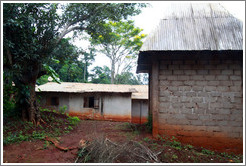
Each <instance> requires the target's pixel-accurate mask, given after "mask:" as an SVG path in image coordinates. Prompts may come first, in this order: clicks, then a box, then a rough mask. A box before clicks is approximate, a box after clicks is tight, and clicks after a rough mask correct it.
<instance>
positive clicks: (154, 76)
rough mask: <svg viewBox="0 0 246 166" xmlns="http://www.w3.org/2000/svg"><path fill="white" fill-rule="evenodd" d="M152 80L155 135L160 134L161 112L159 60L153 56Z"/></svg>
mask: <svg viewBox="0 0 246 166" xmlns="http://www.w3.org/2000/svg"><path fill="white" fill-rule="evenodd" d="M150 77H151V79H150V80H151V82H150V84H151V85H150V88H151V89H150V92H151V93H150V101H151V102H150V104H151V106H150V109H151V112H152V120H153V123H152V125H153V130H152V134H153V136H154V137H157V136H158V130H159V129H158V125H159V122H158V113H159V61H158V60H157V59H155V58H153V61H152V67H151V75H150Z"/></svg>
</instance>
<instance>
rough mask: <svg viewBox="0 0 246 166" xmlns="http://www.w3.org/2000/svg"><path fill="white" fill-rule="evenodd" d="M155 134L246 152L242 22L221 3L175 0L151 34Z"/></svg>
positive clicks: (143, 54)
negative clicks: (177, 1)
mask: <svg viewBox="0 0 246 166" xmlns="http://www.w3.org/2000/svg"><path fill="white" fill-rule="evenodd" d="M137 72H138V73H149V108H150V113H152V115H153V135H154V136H157V135H168V136H175V137H177V138H178V139H179V141H181V142H183V143H188V144H192V145H198V146H202V147H206V148H209V149H213V150H219V151H225V152H236V153H242V152H243V23H242V21H240V20H239V19H237V18H235V17H234V16H233V15H231V14H230V13H229V12H228V11H227V10H225V9H224V8H223V7H222V6H221V5H219V4H198V3H196V4H181V5H178V4H175V5H173V6H172V7H170V8H169V10H168V11H165V16H164V17H163V19H161V20H160V23H159V26H158V27H157V28H156V29H155V30H154V31H153V32H152V33H151V34H149V36H148V37H147V39H146V41H145V42H144V44H143V46H142V48H141V51H140V53H139V57H138V67H137Z"/></svg>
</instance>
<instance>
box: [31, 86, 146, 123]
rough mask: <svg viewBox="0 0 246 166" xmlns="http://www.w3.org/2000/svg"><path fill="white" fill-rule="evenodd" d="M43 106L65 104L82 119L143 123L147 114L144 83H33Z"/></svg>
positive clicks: (60, 105) (61, 105) (69, 110)
mask: <svg viewBox="0 0 246 166" xmlns="http://www.w3.org/2000/svg"><path fill="white" fill-rule="evenodd" d="M36 92H38V96H39V97H40V104H41V106H42V107H44V108H50V109H55V110H59V109H61V108H62V107H64V106H66V107H67V112H68V113H69V114H70V115H76V116H79V117H81V118H84V119H98V120H113V121H126V122H133V123H140V124H141V123H144V122H146V121H147V117H148V86H147V85H116V84H91V83H75V82H62V83H61V84H58V83H55V82H49V83H46V84H44V85H41V86H38V87H36Z"/></svg>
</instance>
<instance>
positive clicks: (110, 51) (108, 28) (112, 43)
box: [91, 21, 146, 83]
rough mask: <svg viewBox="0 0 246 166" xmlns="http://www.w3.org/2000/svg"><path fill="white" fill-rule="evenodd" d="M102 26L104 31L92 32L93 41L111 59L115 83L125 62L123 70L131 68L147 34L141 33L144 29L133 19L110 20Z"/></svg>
mask: <svg viewBox="0 0 246 166" xmlns="http://www.w3.org/2000/svg"><path fill="white" fill-rule="evenodd" d="M101 26H102V27H104V28H103V31H99V32H96V33H91V42H92V44H94V45H97V46H99V47H100V48H99V51H100V52H101V53H103V54H104V55H106V56H107V57H108V58H109V59H110V62H111V83H115V82H114V79H115V77H116V75H117V74H118V73H119V69H120V67H121V66H122V65H123V64H125V67H124V68H123V71H124V70H126V71H129V67H130V68H131V66H132V62H133V60H134V59H136V55H137V51H138V50H139V49H140V47H141V46H142V44H143V42H142V39H143V38H144V37H146V35H145V34H141V35H140V33H141V31H142V29H140V28H137V27H135V26H134V22H133V21H117V22H115V21H108V22H107V23H103V24H101ZM118 77H119V76H118ZM128 77H129V76H128Z"/></svg>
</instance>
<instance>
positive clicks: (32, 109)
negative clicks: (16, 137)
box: [27, 81, 41, 125]
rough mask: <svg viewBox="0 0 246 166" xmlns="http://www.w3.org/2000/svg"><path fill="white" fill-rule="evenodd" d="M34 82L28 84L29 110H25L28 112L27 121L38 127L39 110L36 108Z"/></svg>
mask: <svg viewBox="0 0 246 166" xmlns="http://www.w3.org/2000/svg"><path fill="white" fill-rule="evenodd" d="M35 84H36V81H35V82H31V83H30V84H29V90H30V98H29V101H28V102H29V108H28V109H27V112H28V121H30V122H33V124H36V125H39V124H40V119H41V116H40V110H39V109H38V107H37V99H36V92H35Z"/></svg>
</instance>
